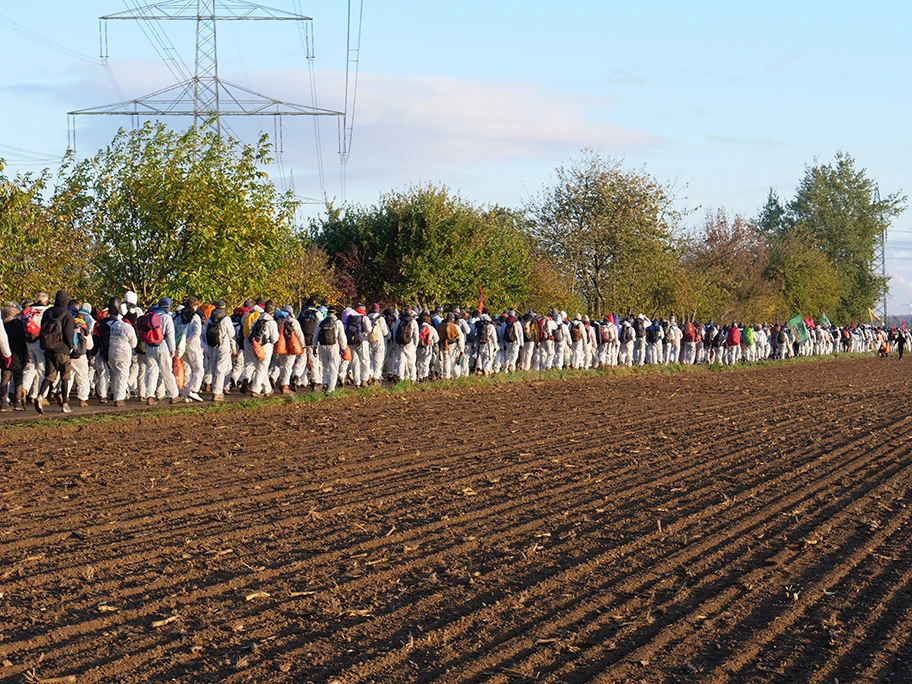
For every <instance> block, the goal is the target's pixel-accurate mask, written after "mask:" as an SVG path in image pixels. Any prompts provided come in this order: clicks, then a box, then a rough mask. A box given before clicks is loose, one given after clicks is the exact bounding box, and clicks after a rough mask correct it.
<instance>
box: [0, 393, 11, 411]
mask: <svg viewBox="0 0 912 684" xmlns="http://www.w3.org/2000/svg"><path fill="white" fill-rule="evenodd" d="M12 410H13V407H12V406H10V400H9V399H8V398H7V397H3V401H0V413H9V412H10V411H12Z"/></svg>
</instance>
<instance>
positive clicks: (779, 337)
mask: <svg viewBox="0 0 912 684" xmlns="http://www.w3.org/2000/svg"><path fill="white" fill-rule="evenodd" d="M776 343H777V344H779V345H780V346H781V345H783V344H786V343H788V335H786V334H785V331H784V330H780V331H779V332H778V333H777V334H776Z"/></svg>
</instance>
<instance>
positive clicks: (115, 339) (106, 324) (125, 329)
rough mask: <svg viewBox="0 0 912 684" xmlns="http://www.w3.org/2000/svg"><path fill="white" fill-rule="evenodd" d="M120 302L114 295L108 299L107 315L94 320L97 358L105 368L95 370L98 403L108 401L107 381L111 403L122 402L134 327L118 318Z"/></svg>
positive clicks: (119, 315) (133, 338)
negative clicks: (110, 390)
mask: <svg viewBox="0 0 912 684" xmlns="http://www.w3.org/2000/svg"><path fill="white" fill-rule="evenodd" d="M122 310H123V309H122V303H121V301H120V299H118V298H117V297H111V299H110V300H108V313H107V315H106V316H105V317H104V318H102V319H101V320H99V321H98V323H96V324H95V333H96V336H95V339H96V341H97V343H98V353H97V354H96V359H99V360H100V362H101V363H102V364H104V366H105V372H103V373H98V374H97V375H96V379H97V382H98V384H97V385H96V388H95V389H96V391H97V392H98V396H99V398H100V399H101V402H102V403H106V402H107V401H108V389H109V382H110V387H111V389H112V391H113V394H114V406H118V407H119V406H124V405H125V403H126V399H127V392H128V391H129V390H128V383H129V379H130V363H131V361H132V358H133V349H134V348H135V347H136V345H137V343H138V341H139V340H138V338H137V336H136V330H135V328H134V326H132V325H131V324H130V323H128V322H125V321H124V320H122V318H121V311H122Z"/></svg>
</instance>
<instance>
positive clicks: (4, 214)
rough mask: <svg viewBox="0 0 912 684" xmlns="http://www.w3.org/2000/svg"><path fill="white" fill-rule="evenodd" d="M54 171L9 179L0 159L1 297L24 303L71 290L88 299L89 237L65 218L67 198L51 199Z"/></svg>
mask: <svg viewBox="0 0 912 684" xmlns="http://www.w3.org/2000/svg"><path fill="white" fill-rule="evenodd" d="M49 181H50V172H49V171H47V170H44V171H43V172H41V173H40V174H25V175H17V176H15V177H14V178H8V177H7V176H5V175H3V161H2V160H0V244H2V245H3V248H2V249H0V298H2V299H4V300H6V299H12V300H14V301H21V300H23V299H26V298H31V297H34V296H35V294H36V292H38V291H41V290H47V291H48V292H50V293H52V294H53V292H54V291H55V290H57V289H66V290H68V291H69V292H70V293H71V294H76V295H85V294H86V293H87V291H88V290H89V289H90V287H91V286H90V282H89V280H90V267H89V261H88V258H87V256H88V255H87V252H86V244H85V239H84V238H85V235H84V233H83V232H82V231H81V230H80V229H79V228H78V227H74V226H72V225H69V224H67V223H66V222H64V221H60V220H59V216H60V213H61V211H60V209H61V205H63V204H65V202H66V197H62V196H61V197H54V198H53V199H51V200H48V199H46V195H47V190H48V183H49Z"/></svg>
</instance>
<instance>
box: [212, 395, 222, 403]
mask: <svg viewBox="0 0 912 684" xmlns="http://www.w3.org/2000/svg"><path fill="white" fill-rule="evenodd" d="M212 401H216V402H221V401H225V395H224V394H213V395H212Z"/></svg>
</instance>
